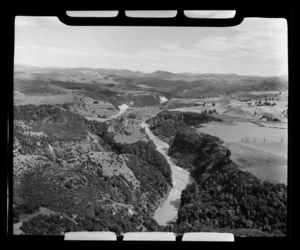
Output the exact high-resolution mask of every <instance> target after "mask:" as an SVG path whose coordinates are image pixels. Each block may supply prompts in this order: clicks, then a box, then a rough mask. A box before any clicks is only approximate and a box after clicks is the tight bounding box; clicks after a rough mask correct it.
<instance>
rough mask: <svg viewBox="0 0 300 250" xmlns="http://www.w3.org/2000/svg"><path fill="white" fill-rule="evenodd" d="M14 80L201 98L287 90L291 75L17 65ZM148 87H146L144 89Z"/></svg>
mask: <svg viewBox="0 0 300 250" xmlns="http://www.w3.org/2000/svg"><path fill="white" fill-rule="evenodd" d="M14 78H15V80H23V79H26V80H29V81H34V80H38V81H39V82H51V81H60V82H70V83H74V84H75V83H76V84H97V85H99V86H101V85H103V87H105V88H106V89H107V88H108V89H110V90H111V91H115V92H118V90H119V89H123V90H141V91H145V90H148V91H153V90H154V91H157V90H159V91H166V92H169V93H171V94H172V96H173V97H179V98H202V97H210V96H219V95H227V94H232V93H235V92H240V91H244V92H245V91H284V90H288V76H244V75H237V74H207V73H206V74H196V73H187V72H186V73H172V72H168V71H161V70H159V71H155V72H153V73H142V72H139V71H135V72H134V71H130V70H125V69H120V70H118V69H103V68H98V69H94V68H38V67H31V66H23V65H15V76H14ZM145 88H147V89H145Z"/></svg>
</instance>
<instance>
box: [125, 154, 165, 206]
mask: <svg viewBox="0 0 300 250" xmlns="http://www.w3.org/2000/svg"><path fill="white" fill-rule="evenodd" d="M127 165H128V167H129V168H130V169H131V170H132V172H133V173H134V175H135V177H136V178H137V179H138V180H139V181H140V183H141V191H142V193H148V194H149V195H148V199H149V201H150V203H149V204H148V209H149V210H150V212H154V207H155V206H153V205H154V203H156V200H157V196H158V197H160V198H163V197H164V196H165V194H166V193H168V191H169V189H170V186H169V185H168V184H167V182H166V180H165V178H164V177H163V176H162V175H161V172H160V171H159V170H158V169H156V168H155V167H153V166H151V165H149V164H147V163H146V162H143V161H139V159H138V158H137V157H136V156H133V155H132V156H130V157H128V162H127ZM151 204H152V205H151Z"/></svg>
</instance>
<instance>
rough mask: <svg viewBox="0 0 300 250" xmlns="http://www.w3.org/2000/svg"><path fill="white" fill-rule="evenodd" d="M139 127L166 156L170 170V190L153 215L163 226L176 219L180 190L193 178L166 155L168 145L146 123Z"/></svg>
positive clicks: (192, 180)
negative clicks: (171, 183)
mask: <svg viewBox="0 0 300 250" xmlns="http://www.w3.org/2000/svg"><path fill="white" fill-rule="evenodd" d="M141 127H143V128H145V132H146V133H147V135H148V136H149V138H150V139H151V140H152V141H153V143H154V144H155V146H156V150H157V151H158V152H160V153H161V154H162V155H163V156H164V157H165V158H166V160H167V162H168V163H169V165H170V166H171V170H172V177H173V178H172V182H173V187H172V189H171V190H170V193H169V195H168V197H167V199H166V200H165V201H164V202H163V204H162V205H161V206H160V207H159V208H158V209H157V210H156V213H155V215H154V219H155V220H156V221H157V223H158V224H159V225H161V226H165V225H167V224H168V222H170V221H173V220H174V219H176V217H177V212H178V209H179V207H180V196H181V192H182V190H184V189H185V188H186V186H187V184H188V183H192V182H194V179H193V178H192V177H191V175H190V173H189V172H188V171H186V170H184V169H183V168H180V167H178V166H177V165H175V164H174V162H173V161H172V159H171V158H170V157H169V156H168V149H169V145H168V144H167V143H165V142H164V141H162V140H160V139H159V138H158V137H157V136H155V135H154V134H153V133H152V132H151V130H150V129H149V125H148V124H146V123H144V122H143V123H141Z"/></svg>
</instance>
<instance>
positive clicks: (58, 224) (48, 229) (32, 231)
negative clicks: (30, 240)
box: [20, 215, 81, 235]
mask: <svg viewBox="0 0 300 250" xmlns="http://www.w3.org/2000/svg"><path fill="white" fill-rule="evenodd" d="M20 229H21V230H22V231H23V232H24V233H26V234H29V235H62V234H63V233H64V232H75V231H81V227H80V226H77V225H76V224H75V223H74V222H71V221H70V220H68V219H67V218H65V217H62V216H59V215H52V216H47V215H37V216H35V217H34V218H33V219H31V220H29V221H25V222H23V224H22V226H21V228H20Z"/></svg>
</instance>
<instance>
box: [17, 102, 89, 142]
mask: <svg viewBox="0 0 300 250" xmlns="http://www.w3.org/2000/svg"><path fill="white" fill-rule="evenodd" d="M14 119H15V120H22V121H25V122H27V123H29V124H30V125H31V126H32V128H33V131H36V132H44V133H45V134H46V135H47V136H48V137H49V138H50V140H57V141H71V140H72V141H76V140H82V139H84V138H85V137H86V135H87V131H86V129H85V127H84V121H85V118H83V117H82V116H80V115H78V114H75V113H72V112H70V111H66V110H63V109H60V108H58V107H55V106H52V105H39V106H36V105H24V106H14Z"/></svg>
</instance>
